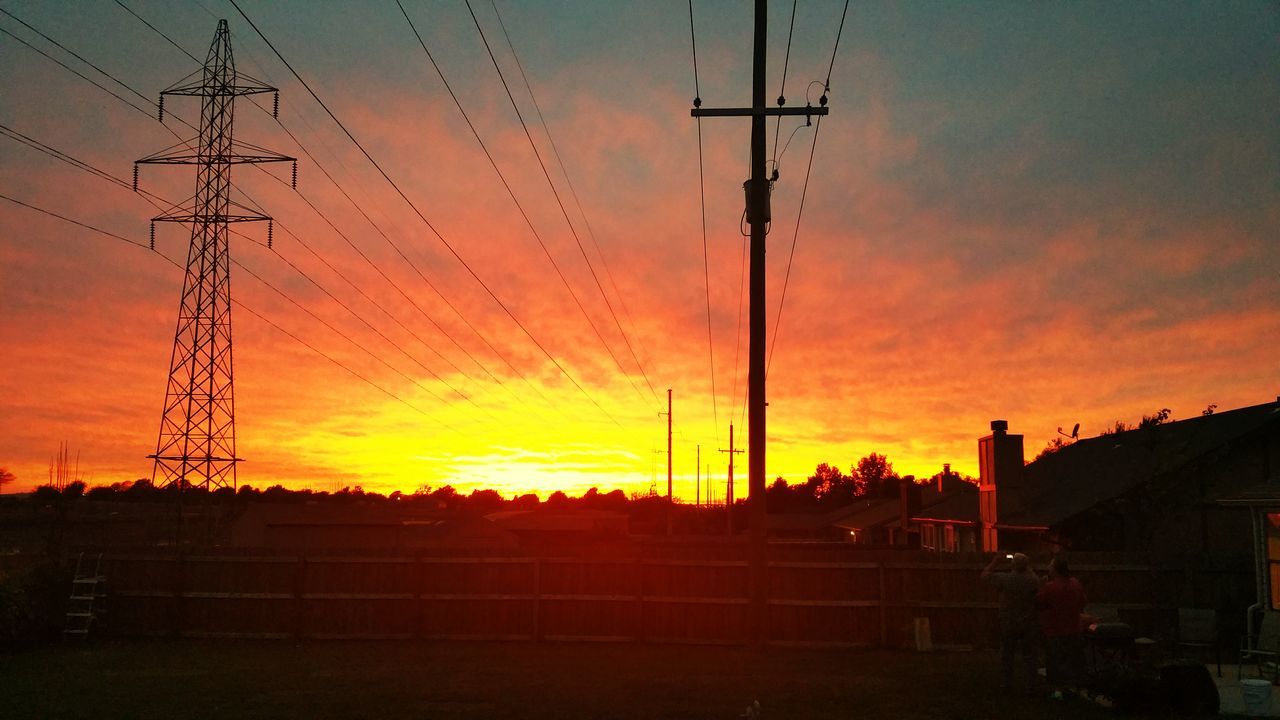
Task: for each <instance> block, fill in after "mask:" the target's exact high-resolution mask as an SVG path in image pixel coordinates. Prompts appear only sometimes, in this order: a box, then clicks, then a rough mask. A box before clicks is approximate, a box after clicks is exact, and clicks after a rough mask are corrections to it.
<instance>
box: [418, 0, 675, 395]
mask: <svg viewBox="0 0 1280 720" xmlns="http://www.w3.org/2000/svg"><path fill="white" fill-rule="evenodd" d="M399 2H400V0H396V3H397V4H399ZM465 2H466V4H467V11H468V12H469V13H471V21H472V22H473V23H475V26H476V32H478V33H479V34H480V41H481V42H483V43H484V49H485V51H486V52H488V53H489V60H490V61H491V62H492V63H493V69H494V70H495V71H496V72H497V73H498V79H499V80H500V81H501V82H502V89H503V90H505V91H506V94H507V99H508V100H509V101H511V108H512V110H514V111H515V113H516V119H517V120H519V121H520V127H521V129H523V130H524V136H525V139H526V140H528V141H529V148H530V149H531V150H533V156H534V157H535V158H536V159H537V161H538V167H539V168H541V169H542V176H543V177H544V178H546V180H547V187H549V188H550V189H551V194H552V195H553V196H554V197H555V199H556V205H557V206H559V208H560V214H561V215H562V216H564V221H565V224H566V225H568V226H569V234H570V235H572V236H573V241H574V243H575V244H577V246H578V252H579V253H581V254H582V260H583V262H585V263H586V264H587V270H588V271H589V272H590V273H591V279H592V280H593V281H594V282H595V285H596V290H598V291H599V292H600V298H601V299H602V300H604V304H605V308H607V309H608V311H609V316H610V317H612V318H613V324H614V326H615V327H617V328H618V333H619V334H620V335H621V336H622V341H623V343H625V344H626V346H627V350H628V352H630V354H631V359H632V361H633V362H635V364H636V368H637V369H639V370H640V374H641V376H642V377H644V382H645V384H646V385H647V386H648V387H649V394H650V395H651V396H652V397H653V399H654V400H655V401H657V400H658V393H657V391H656V390H654V388H653V383H652V382H650V380H649V374H648V373H647V372H645V369H644V366H643V365H641V363H640V358H639V357H637V356H636V351H635V348H633V347H632V346H631V339H630V338H629V337H627V331H626V330H624V329H623V327H622V322H621V321H620V320H619V319H618V314H617V312H616V311H614V309H613V303H612V302H610V301H609V295H608V293H606V292H605V291H604V285H603V284H601V282H600V276H599V275H598V274H597V273H596V268H595V265H594V264H593V263H592V262H591V257H590V256H589V255H588V254H587V249H586V247H585V246H583V244H582V238H581V237H580V236H579V235H578V231H577V229H576V228H574V226H573V221H572V220H571V219H569V211H568V209H567V208H565V205H564V200H563V199H562V198H561V197H560V191H559V190H557V189H556V184H555V182H553V181H552V180H551V173H549V172H548V171H547V164H546V163H545V162H544V161H543V159H542V153H540V152H539V151H538V144H537V143H535V142H534V141H533V135H532V134H530V132H529V126H528V124H527V123H525V119H524V114H523V113H521V112H520V106H519V105H518V104H517V103H516V99H515V96H513V95H512V94H511V87H510V86H509V85H508V84H507V78H506V75H505V74H504V73H503V72H502V67H501V66H500V65H499V64H498V58H496V57H494V54H493V48H492V47H490V45H489V39H488V38H487V37H486V36H485V34H484V28H483V27H481V26H480V20H479V18H477V17H476V13H475V10H474V8H472V7H471V0H465ZM497 7H498V6H497V4H496V3H493V8H494V12H495V13H496V12H497ZM402 9H403V6H402ZM406 17H408V15H407V14H406ZM410 24H412V23H410ZM414 32H415V34H416V33H417V31H416V30H415V31H414ZM503 33H504V34H505V33H506V28H505V27H504V28H503ZM506 37H507V43H508V46H510V43H511V36H510V35H507V36H506ZM419 40H421V36H419ZM423 48H424V49H425V48H426V45H425V44H424V45H423ZM512 54H513V55H514V54H515V48H514V47H512ZM517 60H518V58H517ZM520 72H521V76H522V77H523V76H524V70H523V68H521V71H520ZM524 80H525V87H526V88H527V89H528V90H529V94H530V97H532V96H533V90H532V88H530V87H529V79H528V78H527V77H525V78H524ZM535 102H536V101H535ZM538 114H539V117H541V114H542V113H541V111H539V113H538ZM543 124H544V127H545V124H546V121H545V119H544V121H543ZM548 137H550V132H548ZM611 354H612V353H611ZM619 369H620V370H622V367H621V365H619ZM622 371H623V374H624V375H625V374H627V373H626V370H622ZM628 379H629V378H628Z"/></svg>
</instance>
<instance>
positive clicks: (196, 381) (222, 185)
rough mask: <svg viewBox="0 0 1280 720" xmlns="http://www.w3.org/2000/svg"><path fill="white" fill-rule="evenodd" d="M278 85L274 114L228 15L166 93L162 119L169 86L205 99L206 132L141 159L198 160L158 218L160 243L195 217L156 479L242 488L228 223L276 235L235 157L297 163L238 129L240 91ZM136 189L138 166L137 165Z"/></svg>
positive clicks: (152, 161) (151, 161) (202, 117)
mask: <svg viewBox="0 0 1280 720" xmlns="http://www.w3.org/2000/svg"><path fill="white" fill-rule="evenodd" d="M260 93H274V94H275V97H274V102H273V106H272V114H273V115H274V114H275V113H276V112H277V111H278V109H279V106H280V95H279V91H278V90H277V89H276V88H273V87H270V86H268V85H266V84H265V83H262V82H260V81H258V80H255V79H253V78H251V77H248V76H247V75H243V74H239V73H237V72H236V68H235V62H234V60H233V59H232V56H231V33H230V31H229V30H228V29H227V21H226V20H219V21H218V31H217V33H215V34H214V36H213V44H212V45H210V46H209V56H208V58H207V59H206V60H205V63H204V67H203V68H201V69H200V70H197V71H195V72H194V73H192V74H191V75H188V76H187V77H185V78H183V79H182V80H179V81H178V82H177V83H176V84H174V85H172V86H170V87H169V88H168V89H167V90H164V91H162V92H161V93H160V103H159V109H160V120H161V121H162V122H163V121H164V98H165V96H166V95H186V96H191V97H198V98H201V109H200V137H199V138H198V139H196V140H191V141H185V142H181V143H178V144H177V145H174V146H172V147H169V148H166V149H165V150H161V151H160V152H158V153H155V154H153V155H149V156H147V157H145V158H142V159H141V160H138V161H137V163H140V164H163V165H195V166H196V167H197V171H196V193H195V196H194V197H192V198H190V199H189V200H187V201H184V202H183V203H180V204H178V205H176V206H174V207H171V208H169V209H168V210H166V211H165V212H163V213H162V214H160V215H159V216H157V217H155V218H152V220H151V223H152V225H151V245H152V248H153V249H154V248H155V223H157V222H179V223H186V224H189V225H190V226H191V245H190V248H189V250H188V252H187V271H186V278H185V280H184V281H183V284H182V302H181V304H179V306H178V329H177V332H176V333H175V334H174V338H173V354H172V355H171V356H170V359H169V383H168V386H167V388H166V390H165V399H164V412H163V413H162V415H161V418H160V437H159V439H158V440H157V441H156V451H155V454H153V455H148V456H147V457H149V458H154V459H155V466H154V468H153V469H152V473H151V479H152V482H154V483H157V484H159V485H171V484H173V483H178V484H179V487H184V486H185V487H204V488H207V489H210V490H212V489H216V488H220V487H233V488H234V487H235V484H236V463H237V462H239V461H240V458H238V457H236V413H235V391H234V388H233V385H232V368H231V274H230V262H231V261H230V255H229V252H230V250H229V247H228V237H227V225H228V223H234V222H251V221H254V220H266V221H267V222H268V226H267V238H268V243H270V238H271V229H272V228H271V225H270V221H271V218H270V217H268V216H266V215H263V214H261V213H259V212H256V211H254V210H251V209H250V208H247V207H245V206H244V205H241V204H239V203H237V202H234V201H233V200H232V199H231V166H232V165H233V164H237V163H263V162H294V171H293V177H294V182H295V183H296V181H297V175H298V173H297V162H296V159H295V158H291V157H286V156H284V155H277V154H275V153H272V152H269V151H266V150H263V149H262V148H258V147H255V146H252V145H247V144H242V143H237V142H236V141H235V140H233V138H232V122H233V120H234V117H235V112H234V111H235V99H236V97H238V96H240V95H256V94H260ZM133 178H134V189H135V190H136V189H137V184H138V167H137V164H135V165H134V173H133Z"/></svg>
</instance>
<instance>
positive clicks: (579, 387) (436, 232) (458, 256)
mask: <svg viewBox="0 0 1280 720" xmlns="http://www.w3.org/2000/svg"><path fill="white" fill-rule="evenodd" d="M228 2H230V3H231V5H232V6H233V7H234V8H235V9H236V12H238V13H240V16H241V17H242V18H244V20H245V22H247V23H249V26H250V27H252V28H253V30H254V32H256V33H257V34H258V37H260V38H262V41H263V42H264V43H266V45H267V47H268V48H270V49H271V51H272V52H273V53H274V54H275V56H276V57H277V58H278V59H279V60H280V62H281V63H282V64H283V65H284V66H285V67H286V68H288V70H289V72H290V73H291V74H292V75H293V76H294V78H296V79H297V80H298V82H299V83H301V85H302V86H303V88H305V89H306V91H307V93H308V94H310V95H311V97H312V99H314V100H315V101H316V103H317V104H319V105H320V107H321V108H323V109H324V111H325V113H326V114H327V115H328V116H329V118H330V119H331V120H333V121H334V123H335V124H336V125H337V126H338V127H339V128H340V129H341V130H342V132H343V133H344V134H345V135H346V136H347V138H348V139H349V140H351V142H352V144H354V145H355V146H356V148H357V149H359V150H360V152H361V154H363V155H364V156H365V159H367V160H368V161H369V163H370V164H372V165H373V167H374V168H375V169H376V170H377V171H378V173H379V174H380V175H382V178H383V179H384V180H386V181H387V183H388V184H389V185H391V187H392V188H393V189H394V190H395V191H396V194H398V195H399V196H400V198H401V199H402V200H404V201H405V204H407V205H408V206H409V208H410V209H411V210H413V212H414V214H415V215H417V216H418V219H419V220H421V221H422V223H423V224H424V225H426V226H427V229H429V230H430V231H431V232H432V234H433V235H435V236H436V238H437V239H439V240H440V242H441V244H443V245H444V246H445V248H446V249H447V250H448V251H449V253H450V254H451V255H453V257H454V258H455V259H456V260H457V261H458V262H459V263H460V264H461V265H462V266H463V268H465V269H466V271H467V272H468V273H469V274H470V275H471V277H472V279H474V280H475V281H476V283H478V284H479V285H480V286H481V287H482V288H484V290H485V292H486V293H488V295H489V297H490V298H492V299H493V301H494V302H495V303H496V304H497V305H498V306H499V307H500V308H501V309H502V311H503V313H505V314H506V315H507V317H508V318H510V319H511V321H512V322H513V323H515V324H516V326H517V327H519V328H520V330H521V332H523V333H524V334H525V336H526V337H528V338H529V340H530V341H531V342H532V343H533V344H534V345H535V346H536V347H537V348H538V350H539V351H541V352H542V354H543V355H544V356H546V358H547V359H548V360H550V361H551V363H552V364H553V365H554V366H555V367H556V369H557V370H559V371H560V373H561V374H562V375H564V376H565V378H567V379H568V380H569V382H570V383H572V384H573V386H574V387H575V388H577V390H578V392H579V393H581V394H582V395H583V396H584V397H586V398H587V400H588V401H590V402H591V404H592V405H594V406H595V407H596V409H597V410H599V411H600V413H601V414H603V415H604V416H605V417H607V418H608V419H609V420H610V421H611V422H613V423H614V424H615V425H619V426H620V425H621V424H620V423H618V421H617V419H615V418H614V417H613V415H611V414H610V413H609V411H607V410H605V409H604V407H603V406H602V405H600V403H599V402H597V401H596V399H595V398H594V397H592V395H591V394H590V393H588V392H587V390H586V388H584V387H583V386H582V385H581V384H580V383H579V382H578V380H577V379H576V378H574V377H573V375H571V374H570V373H569V371H568V370H567V369H566V368H565V367H564V366H563V365H561V364H560V361H559V360H557V359H556V358H555V356H554V355H552V354H551V352H550V351H548V350H547V348H546V346H545V345H543V344H542V343H541V342H540V341H539V340H538V339H537V337H536V336H534V334H533V333H532V332H531V331H530V330H529V329H528V327H526V326H525V325H524V323H523V322H521V321H520V319H519V318H518V317H516V315H515V313H514V312H512V310H511V308H509V307H508V306H507V304H506V303H504V302H503V301H502V299H501V298H499V297H498V295H497V294H496V293H495V292H494V291H493V289H492V288H490V287H489V286H488V284H486V283H485V282H484V280H483V279H481V277H480V276H479V274H477V273H476V271H475V270H474V269H473V268H472V267H471V265H470V264H469V263H467V261H466V260H465V259H464V258H463V257H462V255H461V254H459V253H458V251H457V250H456V249H455V248H454V247H453V245H452V244H450V243H449V241H447V240H446V239H445V237H444V235H442V234H441V233H440V231H439V230H437V229H436V227H435V226H434V225H432V224H431V221H430V220H428V219H427V217H426V215H424V214H423V213H422V211H421V210H419V209H418V206H417V205H416V204H415V203H414V202H413V201H412V200H410V199H409V196H408V195H406V194H405V192H404V190H402V189H401V188H400V186H399V185H398V184H397V183H396V182H395V181H394V180H393V179H392V178H391V176H390V175H388V174H387V172H386V170H384V169H383V168H382V165H380V164H379V163H378V161H377V160H375V159H374V158H373V156H372V155H370V154H369V151H368V150H366V149H365V147H364V145H363V144H361V143H360V141H359V140H357V139H356V137H355V135H353V134H352V133H351V131H350V130H349V129H347V126H346V125H344V124H343V123H342V121H341V120H339V119H338V117H337V115H335V114H334V113H333V111H332V110H330V109H329V106H328V105H327V104H325V102H324V101H323V100H321V99H320V96H319V95H317V94H316V92H315V90H313V89H312V88H311V85H310V84H309V83H307V81H306V80H304V79H303V78H302V76H301V75H300V74H298V71H297V70H295V69H294V68H293V66H292V65H290V64H289V62H288V61H287V60H285V59H284V55H282V54H281V53H280V51H279V50H277V49H276V47H275V45H274V44H272V43H271V41H270V40H268V39H267V37H266V35H265V34H263V32H262V30H261V29H259V28H258V26H257V25H256V24H255V23H254V22H253V20H251V19H249V16H248V15H247V14H245V12H244V10H243V9H242V8H241V7H240V5H239V3H237V2H236V0H228Z"/></svg>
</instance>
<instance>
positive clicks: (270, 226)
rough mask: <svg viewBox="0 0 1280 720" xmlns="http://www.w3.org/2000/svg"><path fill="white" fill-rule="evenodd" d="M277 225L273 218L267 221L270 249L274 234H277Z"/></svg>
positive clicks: (268, 245)
mask: <svg viewBox="0 0 1280 720" xmlns="http://www.w3.org/2000/svg"><path fill="white" fill-rule="evenodd" d="M275 226H276V224H275V221H273V220H268V221H267V249H268V250H270V249H271V241H272V236H273V235H274V234H275V229H276V227H275Z"/></svg>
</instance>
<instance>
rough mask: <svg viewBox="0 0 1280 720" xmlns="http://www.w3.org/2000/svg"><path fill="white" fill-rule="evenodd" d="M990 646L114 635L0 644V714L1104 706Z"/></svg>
mask: <svg viewBox="0 0 1280 720" xmlns="http://www.w3.org/2000/svg"><path fill="white" fill-rule="evenodd" d="M996 664H997V660H996V656H995V653H994V652H991V651H980V652H937V653H932V654H918V653H910V652H905V651H869V650H868V651H848V650H800V649H776V648H774V649H769V650H767V651H752V650H747V649H740V648H719V647H699V646H671V645H595V644H541V645H537V644H529V643H478V642H477V643H468V642H449V643H392V642H388V643H376V642H330V643H318V642H313V643H303V644H295V643H288V642H249V641H242V642H235V641H205V642H201V641H121V642H102V641H99V642H93V643H89V644H75V643H69V644H59V645H54V646H51V647H47V648H40V649H35V650H29V651H25V652H22V653H17V654H10V655H0V718H6V719H9V718H93V719H94V720H102V719H105V718H166V719H168V718H219V719H220V720H225V719H227V718H273V719H275V718H291V717H305V718H431V719H438V718H520V719H522V720H523V719H526V718H556V719H557V720H576V719H578V718H583V719H586V718H592V719H594V718H644V719H645V720H650V719H652V718H726V719H727V718H736V717H738V716H739V714H741V713H742V711H743V709H744V708H745V707H746V705H747V704H748V703H749V702H750V701H752V700H756V699H758V700H759V701H760V703H761V705H762V707H763V711H764V712H763V717H764V718H767V719H768V720H774V719H775V718H797V719H799V718H806V719H812V718H857V719H858V720H866V719H874V718H894V719H895V720H899V719H910V718H921V719H922V720H923V719H925V718H927V719H928V720H953V719H954V720H960V719H962V718H974V719H978V718H982V719H987V718H990V719H993V720H994V719H997V718H1040V717H1044V718H1070V719H1071V720H1089V719H1090V718H1102V717H1113V716H1112V714H1111V713H1110V712H1109V711H1106V710H1104V709H1102V708H1099V707H1096V706H1092V705H1090V704H1088V703H1086V702H1084V701H1079V702H1075V703H1069V704H1066V705H1064V704H1062V703H1054V702H1052V701H1050V700H1048V699H1043V698H1025V697H1021V696H1011V697H1006V696H1003V695H1001V694H1000V693H999V691H998V690H997V687H996Z"/></svg>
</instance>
